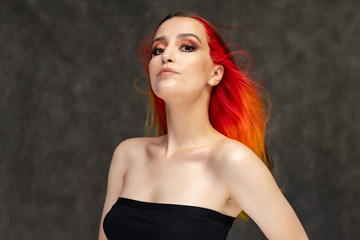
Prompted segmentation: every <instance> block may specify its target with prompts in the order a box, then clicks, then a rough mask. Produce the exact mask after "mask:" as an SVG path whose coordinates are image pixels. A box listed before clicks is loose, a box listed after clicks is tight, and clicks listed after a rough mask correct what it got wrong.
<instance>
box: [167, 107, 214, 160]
mask: <svg viewBox="0 0 360 240" xmlns="http://www.w3.org/2000/svg"><path fill="white" fill-rule="evenodd" d="M208 107H209V103H208V101H207V102H205V103H204V101H196V102H191V103H190V104H184V103H181V104H172V105H171V104H166V120H167V130H168V132H167V135H166V136H165V141H166V156H171V155H174V154H175V153H176V152H178V151H181V150H185V149H190V148H196V147H200V146H204V145H206V144H207V143H209V140H210V137H211V136H215V135H217V134H218V132H217V131H216V130H215V129H214V128H213V127H212V125H211V124H210V120H209V112H208Z"/></svg>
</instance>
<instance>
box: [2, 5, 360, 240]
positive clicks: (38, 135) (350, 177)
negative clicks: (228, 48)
mask: <svg viewBox="0 0 360 240" xmlns="http://www.w3.org/2000/svg"><path fill="white" fill-rule="evenodd" d="M359 7H360V4H359V1H356V0H354V1H346V0H345V1H340V0H333V1H309V0H304V1H295V0H294V1H286V0H278V1H265V0H264V1H242V0H240V1H236V0H233V1H229V2H228V3H226V4H225V1H217V0H208V1H203V2H201V3H200V1H199V2H197V3H196V2H193V1H192V0H182V1H177V2H170V1H167V0H158V1H144V0H143V1H115V0H108V1H101V0H97V1H86V0H77V1H72V0H58V1H49V0H43V1H38V0H28V1H25V0H24V1H13V0H2V1H1V2H0V190H1V192H0V236H1V239H18V240H22V239H54V240H56V239H96V238H97V231H98V224H99V219H100V214H101V210H102V204H103V200H104V196H105V190H106V177H107V171H108V167H109V163H110V160H111V156H112V153H113V150H114V148H115V146H116V145H117V144H118V143H119V142H120V141H122V140H123V139H126V138H129V137H135V136H140V135H143V134H144V130H143V123H144V120H145V112H146V110H145V104H144V100H145V98H144V97H143V96H141V95H140V94H138V93H136V91H135V90H134V88H133V82H134V80H135V79H140V81H139V86H140V87H143V88H145V84H144V74H143V70H142V66H141V64H140V62H139V61H138V59H137V56H136V48H137V46H138V44H139V43H140V41H141V40H142V39H143V38H144V37H145V36H146V35H147V34H148V33H149V32H150V31H151V30H152V29H153V28H154V27H155V26H156V25H157V23H158V22H159V21H160V20H161V19H162V18H163V17H164V16H165V15H166V14H167V13H169V12H170V11H172V10H177V9H189V10H195V11H197V12H199V13H200V14H202V15H203V16H204V17H206V18H208V19H210V20H212V21H214V22H216V23H218V24H221V25H225V26H232V27H241V26H245V27H248V28H250V29H252V30H255V31H256V32H257V33H256V32H254V31H245V30H226V31H225V33H226V34H227V36H228V39H229V40H231V41H234V42H237V43H238V44H240V45H241V46H242V47H243V48H245V49H247V50H248V51H249V52H250V53H251V55H252V56H253V71H254V72H256V73H257V74H256V75H255V78H256V79H259V80H260V81H262V82H264V84H265V86H266V88H267V89H268V90H269V92H270V95H271V100H272V111H271V117H270V123H269V133H270V135H271V137H270V148H271V152H272V154H273V156H274V159H275V163H276V173H275V177H276V178H277V180H278V183H279V184H280V186H281V188H282V189H283V190H284V194H285V195H286V197H287V198H288V200H289V201H290V203H291V204H292V206H293V208H294V209H295V211H296V212H297V214H298V216H299V218H300V219H301V221H302V223H303V224H304V227H305V229H306V231H307V233H308V235H309V237H310V238H311V239H355V238H357V237H358V236H359V235H360V231H359V226H360V221H359V220H360V207H359V204H358V202H359V193H360V187H359V182H360V176H359V175H360V166H359V147H358V145H359V143H360V140H359V139H358V136H359V130H360V112H359V102H360V94H359V89H360V86H359V77H360V73H359V66H360V54H359V52H360V51H359V42H360V36H359V34H360V15H359V13H358V11H359V9H360V8H359ZM275 220H276V219H274V221H275ZM229 239H264V237H263V235H262V234H261V232H260V231H259V229H258V228H257V227H256V226H255V225H254V224H253V223H251V222H250V223H246V222H243V221H237V222H236V223H235V224H234V227H233V229H232V230H231V232H230V235H229Z"/></svg>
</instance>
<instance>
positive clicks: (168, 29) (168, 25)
mask: <svg viewBox="0 0 360 240" xmlns="http://www.w3.org/2000/svg"><path fill="white" fill-rule="evenodd" d="M181 33H192V34H195V35H196V36H198V37H199V38H200V40H201V41H202V42H207V35H206V31H205V28H204V26H203V25H202V24H201V23H200V22H199V21H197V20H196V19H193V18H189V17H173V18H170V19H168V20H166V21H165V22H163V23H162V24H161V25H160V27H159V28H158V30H157V31H156V34H155V37H154V38H157V37H171V36H176V35H178V34H181Z"/></svg>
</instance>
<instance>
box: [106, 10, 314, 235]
mask: <svg viewBox="0 0 360 240" xmlns="http://www.w3.org/2000/svg"><path fill="white" fill-rule="evenodd" d="M148 53H150V54H148ZM142 54H143V58H144V65H145V68H146V70H147V72H148V76H149V84H150V97H151V99H152V102H153V103H154V106H155V116H154V118H153V124H152V127H153V126H154V125H155V124H157V126H158V131H159V136H158V137H145V138H134V139H128V140H125V141H123V142H122V143H120V144H119V146H118V147H117V148H116V150H115V152H114V155H113V159H112V162H111V166H110V170H109V176H108V189H107V194H106V199H105V204H104V210H103V213H102V218H101V224H100V232H99V239H106V237H108V239H125V240H126V239H156V240H162V239H167V240H175V239H187V240H192V239H207V240H215V239H216V240H220V239H222V240H224V239H225V238H226V236H227V233H228V231H229V229H230V227H231V224H232V223H233V221H234V219H235V218H236V217H237V216H238V215H239V213H240V212H243V211H244V212H246V214H248V215H249V216H250V217H251V218H252V219H253V220H254V221H255V222H256V223H257V225H258V226H259V227H260V228H261V230H262V231H263V232H264V234H265V235H266V236H267V237H268V238H269V239H307V236H306V233H305V231H304V229H303V227H302V225H301V223H300V222H299V220H298V218H297V216H296V214H295V213H294V211H293V209H292V208H291V206H290V205H289V203H288V202H287V200H286V199H285V197H284V196H283V194H282V193H281V191H280V190H279V188H278V186H277V184H276V182H275V181H274V179H273V177H272V175H271V171H270V170H271V168H272V164H271V160H270V157H269V155H268V154H267V151H266V148H265V144H264V132H265V124H266V116H265V114H264V112H265V111H264V107H263V105H262V102H261V98H260V96H259V93H258V88H259V86H257V84H255V83H254V82H253V81H251V80H249V79H248V78H247V77H246V76H245V74H244V73H243V72H241V71H240V70H239V69H238V68H237V67H236V64H235V62H234V60H233V58H232V57H231V54H230V52H229V49H228V47H227V46H226V44H225V43H224V41H223V40H222V38H221V36H220V34H219V33H218V32H217V31H216V30H215V28H214V27H213V26H212V25H211V24H210V23H209V22H208V21H206V20H204V19H203V18H200V17H199V16H196V15H194V14H191V13H184V12H177V13H173V14H171V15H169V16H167V17H166V18H165V19H164V20H163V21H162V22H161V23H160V25H159V27H158V28H157V30H156V31H155V34H154V35H153V37H152V42H151V51H148V48H147V47H146V41H145V42H144V44H143V48H142ZM147 56H148V58H147ZM105 216H106V217H105ZM104 229H105V233H106V236H105V233H104Z"/></svg>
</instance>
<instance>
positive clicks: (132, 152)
mask: <svg viewBox="0 0 360 240" xmlns="http://www.w3.org/2000/svg"><path fill="white" fill-rule="evenodd" d="M160 139H161V137H137V138H128V139H126V140H124V141H122V142H121V143H119V144H118V145H117V146H116V148H115V150H114V154H113V161H126V160H129V159H136V158H138V157H140V155H141V154H145V151H146V149H147V147H148V146H149V145H152V144H156V143H158V142H159V141H160Z"/></svg>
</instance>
